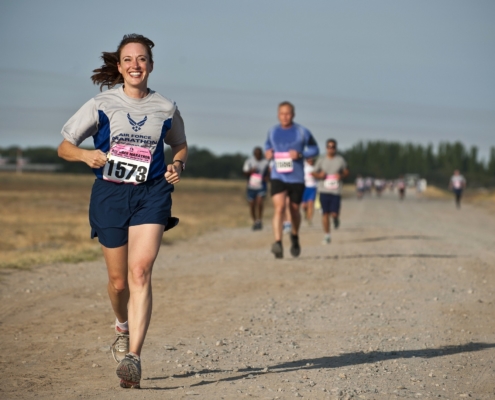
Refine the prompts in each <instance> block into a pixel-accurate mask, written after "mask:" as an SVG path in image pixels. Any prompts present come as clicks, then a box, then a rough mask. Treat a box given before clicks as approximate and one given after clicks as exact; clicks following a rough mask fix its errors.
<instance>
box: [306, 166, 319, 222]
mask: <svg viewBox="0 0 495 400" xmlns="http://www.w3.org/2000/svg"><path fill="white" fill-rule="evenodd" d="M314 165H315V159H314V158H308V159H307V160H306V161H305V162H304V194H303V199H302V208H303V210H304V218H305V219H306V221H307V222H308V225H309V226H312V225H313V213H314V210H315V199H316V191H317V186H318V182H316V179H315V177H314V176H313V172H314V170H315V167H314Z"/></svg>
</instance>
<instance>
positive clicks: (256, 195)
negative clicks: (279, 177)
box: [242, 147, 268, 231]
mask: <svg viewBox="0 0 495 400" xmlns="http://www.w3.org/2000/svg"><path fill="white" fill-rule="evenodd" d="M242 170H243V172H244V174H245V175H246V177H247V178H248V183H247V193H246V194H247V200H248V203H249V209H250V210H251V218H252V219H253V231H255V230H260V229H263V222H262V219H263V202H264V200H265V196H266V181H267V179H268V160H266V159H265V158H263V150H262V149H261V147H256V148H255V149H254V150H253V157H251V158H248V159H247V160H246V162H245V163H244V167H243V168H242Z"/></svg>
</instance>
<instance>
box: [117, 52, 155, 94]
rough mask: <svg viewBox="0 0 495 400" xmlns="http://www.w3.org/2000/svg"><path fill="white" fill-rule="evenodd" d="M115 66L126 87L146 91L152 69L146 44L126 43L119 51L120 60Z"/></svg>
mask: <svg viewBox="0 0 495 400" xmlns="http://www.w3.org/2000/svg"><path fill="white" fill-rule="evenodd" d="M117 66H118V69H119V72H120V73H121V75H122V77H123V78H124V85H125V86H126V87H127V88H135V89H140V90H143V91H147V89H148V76H149V74H150V72H151V71H153V63H152V62H151V61H150V56H149V54H148V49H147V48H146V46H143V45H142V44H141V43H129V44H126V45H125V46H124V47H123V48H122V50H121V51H120V62H119V63H118V64H117Z"/></svg>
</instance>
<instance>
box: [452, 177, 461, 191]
mask: <svg viewBox="0 0 495 400" xmlns="http://www.w3.org/2000/svg"><path fill="white" fill-rule="evenodd" d="M452 183H453V184H454V189H460V188H462V183H461V181H460V180H457V179H455V180H454V181H453V182H452Z"/></svg>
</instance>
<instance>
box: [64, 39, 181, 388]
mask: <svg viewBox="0 0 495 400" xmlns="http://www.w3.org/2000/svg"><path fill="white" fill-rule="evenodd" d="M153 47H154V43H153V42H152V41H151V40H149V39H148V38H146V37H144V36H142V35H136V34H131V35H126V36H124V38H123V39H122V41H121V42H120V44H119V46H118V48H117V51H116V52H113V53H109V52H104V53H103V55H102V59H103V62H104V64H103V65H102V67H101V68H98V69H95V70H94V71H93V72H94V74H93V76H92V80H93V83H95V84H98V85H100V88H102V87H103V86H107V87H108V88H109V90H106V91H104V92H103V93H100V94H98V95H97V96H95V97H94V98H93V99H91V100H89V101H88V102H86V103H85V104H84V105H83V106H82V107H81V108H80V109H79V111H77V112H76V114H74V115H73V116H72V117H71V118H70V119H69V121H68V122H67V123H66V124H65V125H64V127H63V129H62V135H63V137H64V140H63V142H62V143H61V144H60V146H59V148H58V154H59V156H60V157H62V158H63V159H65V160H67V161H81V162H85V163H86V164H87V165H88V166H90V167H91V168H93V171H94V172H95V175H96V178H97V179H96V180H95V183H94V185H93V189H92V192H91V201H90V206H89V217H90V218H89V219H90V225H91V237H93V238H94V237H97V238H98V240H99V242H100V243H101V246H102V250H103V255H104V257H105V262H106V266H107V272H108V286H107V288H108V295H109V297H110V302H111V304H112V308H113V311H114V313H115V316H116V322H115V335H116V337H115V341H114V343H113V345H112V346H111V349H112V354H113V356H114V358H115V361H117V362H118V363H119V364H118V367H117V376H118V377H119V378H120V386H121V387H122V388H139V387H140V381H141V358H140V356H141V349H142V347H143V344H144V340H145V337H146V333H147V331H148V326H149V324H150V319H151V305H152V291H151V275H152V270H153V264H154V262H155V259H156V256H157V255H158V251H159V249H160V246H161V240H162V236H163V232H164V231H165V230H168V229H170V228H173V227H174V226H175V225H177V223H178V219H177V218H174V217H172V216H171V207H172V200H171V195H172V192H173V190H174V185H175V184H177V183H179V181H180V176H181V172H182V170H183V169H184V165H185V162H186V159H187V142H186V136H185V133H184V123H183V121H182V118H181V115H180V113H179V111H178V109H177V106H176V104H175V103H174V102H172V101H170V100H168V99H167V98H165V97H163V96H161V95H159V94H158V93H156V92H154V91H153V90H150V89H148V77H149V74H150V73H151V72H152V71H153V53H152V50H151V49H152V48H153ZM117 84H122V86H121V87H119V88H117V89H112V88H113V87H114V86H115V85H117ZM90 137H91V138H92V139H93V141H94V146H95V150H85V149H82V148H80V147H79V145H80V144H81V143H82V142H83V141H84V140H85V139H88V138H90ZM165 143H166V144H168V145H170V147H171V149H172V154H173V158H172V160H171V162H170V163H169V164H166V162H165V156H164V153H165V151H164V145H165ZM78 331H81V334H84V327H83V328H82V330H81V329H79V328H78V329H75V330H74V333H75V334H77V332H78ZM78 373H79V374H80V376H81V377H82V376H84V371H83V370H81V371H80V372H78Z"/></svg>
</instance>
